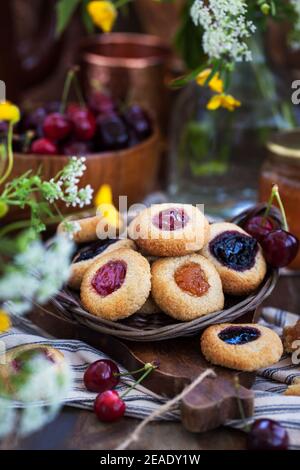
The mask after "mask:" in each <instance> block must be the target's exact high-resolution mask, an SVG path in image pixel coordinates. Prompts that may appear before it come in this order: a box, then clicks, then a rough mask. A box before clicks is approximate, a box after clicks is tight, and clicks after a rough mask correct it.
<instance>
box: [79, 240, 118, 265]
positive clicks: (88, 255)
mask: <svg viewBox="0 0 300 470" xmlns="http://www.w3.org/2000/svg"><path fill="white" fill-rule="evenodd" d="M118 240H119V239H118V238H114V239H112V240H109V239H106V240H97V241H96V242H94V243H89V244H88V245H86V246H84V247H83V248H80V249H79V250H78V251H77V253H76V254H75V256H74V259H73V263H79V261H86V260H88V259H92V258H95V256H98V255H100V254H101V253H103V252H104V251H105V250H106V248H108V247H109V246H110V245H112V244H113V243H115V242H117V241H118Z"/></svg>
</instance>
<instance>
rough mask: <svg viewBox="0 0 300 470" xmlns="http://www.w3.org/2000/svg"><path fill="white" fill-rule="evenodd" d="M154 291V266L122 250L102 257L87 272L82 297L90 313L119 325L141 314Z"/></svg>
mask: <svg viewBox="0 0 300 470" xmlns="http://www.w3.org/2000/svg"><path fill="white" fill-rule="evenodd" d="M150 289H151V273H150V265H149V263H148V261H147V260H146V258H144V257H143V256H142V255H140V254H139V253H137V252H136V251H133V250H131V249H127V248H122V249H120V250H115V251H112V252H110V253H107V254H106V255H103V256H101V257H100V258H98V259H97V260H96V261H95V262H94V263H93V264H92V265H91V266H90V267H89V268H88V269H87V271H86V272H85V274H84V276H83V279H82V283H81V289H80V297H81V302H82V304H83V306H84V307H85V308H86V309H87V310H88V311H89V312H90V313H92V314H93V315H96V316H99V317H101V318H105V319H107V320H112V321H116V320H120V319H121V318H126V317H129V316H130V315H132V314H133V313H135V312H136V311H137V310H139V309H140V308H141V306H142V305H143V304H144V303H145V302H146V299H147V298H148V296H149V293H150Z"/></svg>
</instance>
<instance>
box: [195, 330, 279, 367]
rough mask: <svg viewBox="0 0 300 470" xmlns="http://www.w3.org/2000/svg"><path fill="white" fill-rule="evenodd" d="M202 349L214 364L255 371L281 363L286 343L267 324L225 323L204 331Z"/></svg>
mask: <svg viewBox="0 0 300 470" xmlns="http://www.w3.org/2000/svg"><path fill="white" fill-rule="evenodd" d="M201 351H202V353H203V355H204V356H205V358H206V359H207V360H208V361H209V362H212V363H213V364H216V365H219V366H223V367H228V368H230V369H236V370H245V371H253V370H257V369H261V368H262V367H268V366H270V365H272V364H275V363H276V362H278V361H279V359H280V358H281V356H282V353H283V346H282V342H281V339H280V338H279V336H278V335H277V334H276V333H275V332H274V331H273V330H271V329H270V328H266V327H265V326H261V325H257V324H253V323H245V324H234V323H224V324H223V325H212V326H209V327H208V328H207V329H206V330H205V331H204V333H203V334H202V337H201Z"/></svg>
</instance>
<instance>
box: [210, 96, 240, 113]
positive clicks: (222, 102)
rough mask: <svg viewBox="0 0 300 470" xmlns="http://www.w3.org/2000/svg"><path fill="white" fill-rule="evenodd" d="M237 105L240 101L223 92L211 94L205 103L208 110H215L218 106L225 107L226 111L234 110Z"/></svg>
mask: <svg viewBox="0 0 300 470" xmlns="http://www.w3.org/2000/svg"><path fill="white" fill-rule="evenodd" d="M239 106H241V102H240V101H238V100H236V99H235V98H234V97H233V96H231V95H224V94H221V95H215V96H213V97H212V98H211V99H210V100H209V102H208V103H207V105H206V107H207V109H208V110H209V111H215V110H216V109H219V108H225V109H228V111H234V110H235V108H237V107H239Z"/></svg>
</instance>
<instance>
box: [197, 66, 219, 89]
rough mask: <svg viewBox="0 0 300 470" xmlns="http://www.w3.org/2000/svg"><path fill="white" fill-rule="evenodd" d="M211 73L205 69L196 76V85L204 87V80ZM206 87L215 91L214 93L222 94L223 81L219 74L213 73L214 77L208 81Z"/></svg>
mask: <svg viewBox="0 0 300 470" xmlns="http://www.w3.org/2000/svg"><path fill="white" fill-rule="evenodd" d="M211 71H212V70H211V69H205V70H203V71H202V72H200V73H199V74H198V75H197V77H196V82H197V83H198V85H200V86H204V85H205V83H206V80H207V79H208V77H209V75H210V74H211ZM208 86H209V88H210V89H211V90H213V91H215V92H216V93H223V89H224V85H223V80H222V79H221V78H220V74H219V72H217V73H215V74H214V76H213V77H212V78H211V79H210V80H209V82H208Z"/></svg>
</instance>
